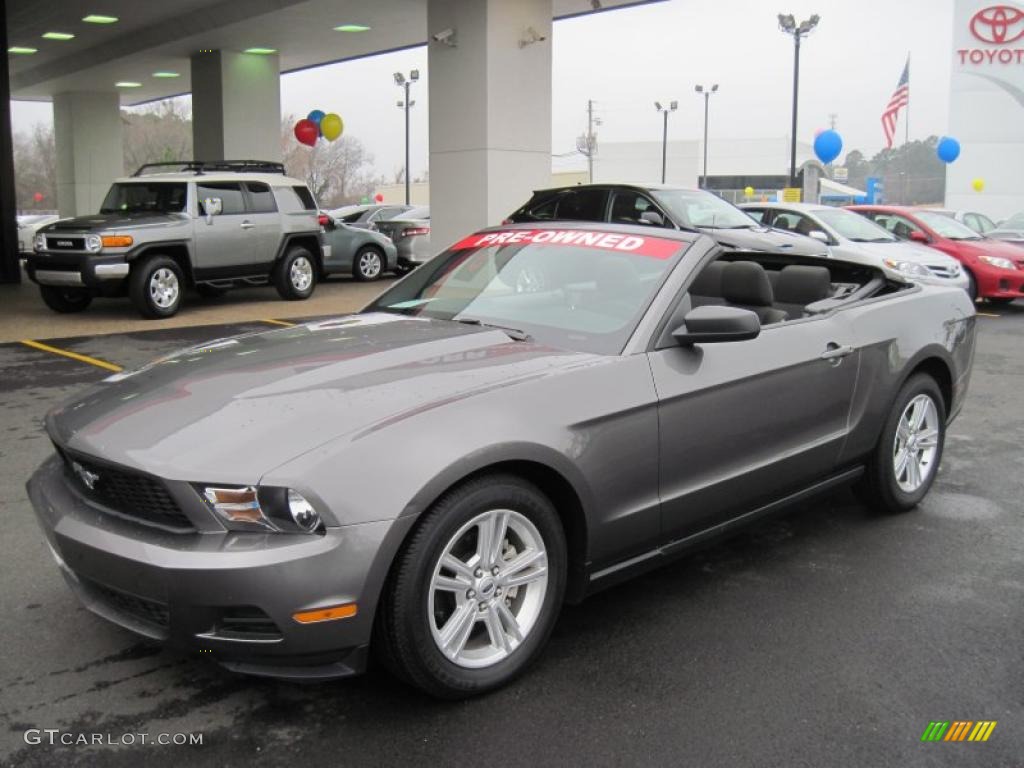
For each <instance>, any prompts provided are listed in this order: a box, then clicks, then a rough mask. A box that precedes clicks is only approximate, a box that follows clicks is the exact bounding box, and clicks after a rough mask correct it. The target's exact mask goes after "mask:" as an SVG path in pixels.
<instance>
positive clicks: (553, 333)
mask: <svg viewBox="0 0 1024 768" xmlns="http://www.w3.org/2000/svg"><path fill="white" fill-rule="evenodd" d="M687 247H688V243H686V242H682V241H679V240H672V239H668V238H660V237H639V236H634V235H624V234H620V233H610V232H597V231H591V230H586V231H584V230H575V229H574V230H558V229H539V230H530V229H522V230H509V231H504V232H483V233H478V234H476V235H471V236H470V237H468V238H466V239H465V240H463V241H461V242H459V243H456V244H455V245H453V246H452V247H451V249H449V250H448V251H447V252H446V253H444V254H442V255H441V256H438V257H437V258H436V259H434V260H433V261H431V262H428V264H427V265H426V266H423V267H420V268H419V269H418V270H416V271H415V272H413V273H412V275H410V276H409V277H407V278H406V279H405V280H403V281H401V282H400V283H398V284H396V285H395V286H394V287H393V288H391V289H390V290H389V291H387V292H386V293H384V294H383V295H382V296H380V297H379V298H378V299H377V300H376V301H375V302H374V303H373V304H371V305H370V306H369V307H367V308H366V310H365V311H367V312H392V313H398V314H402V315H413V316H416V317H427V318H434V319H438V320H453V321H461V322H468V323H477V322H479V323H480V324H482V325H494V326H498V327H501V328H504V329H511V331H510V335H511V336H513V337H514V338H517V337H518V338H523V334H526V335H528V336H529V337H530V338H532V339H534V340H536V341H538V342H540V343H544V344H550V345H551V346H555V347H560V348H563V349H571V350H576V351H581V352H594V353H597V354H604V355H615V354H619V353H620V352H621V351H622V348H623V347H624V346H625V344H626V341H627V340H628V339H629V337H630V334H632V333H633V330H634V329H635V328H636V324H637V323H638V322H639V321H640V318H641V317H642V316H643V313H644V311H645V310H646V308H647V306H648V304H649V303H650V301H651V299H652V297H653V296H654V294H655V293H656V292H657V290H658V289H659V287H660V286H661V284H662V282H663V281H664V280H665V278H666V277H667V276H668V274H669V272H670V271H671V270H672V267H673V266H674V265H675V264H676V263H677V261H678V259H679V257H680V255H681V254H682V253H683V252H684V251H685V250H686V248H687Z"/></svg>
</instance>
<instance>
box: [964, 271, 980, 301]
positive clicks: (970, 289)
mask: <svg viewBox="0 0 1024 768" xmlns="http://www.w3.org/2000/svg"><path fill="white" fill-rule="evenodd" d="M964 271H965V272H967V295H968V296H970V297H971V301H977V300H978V281H977V280H975V279H974V275H973V274H972V273H971V271H970V270H969V269H968V270H964Z"/></svg>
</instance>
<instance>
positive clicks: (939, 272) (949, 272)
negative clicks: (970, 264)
mask: <svg viewBox="0 0 1024 768" xmlns="http://www.w3.org/2000/svg"><path fill="white" fill-rule="evenodd" d="M927 267H928V269H930V270H931V271H932V272H934V273H935V275H936V276H937V277H944V278H946V279H947V280H949V279H950V278H953V277H956V276H957V275H959V274H960V268H959V267H953V266H947V265H945V264H928V265H927Z"/></svg>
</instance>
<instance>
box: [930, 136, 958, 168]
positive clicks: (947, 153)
mask: <svg viewBox="0 0 1024 768" xmlns="http://www.w3.org/2000/svg"><path fill="white" fill-rule="evenodd" d="M935 154H937V155H938V156H939V160H941V161H942V162H944V163H952V162H953V161H954V160H956V159H957V158H958V157H960V142H959V141H957V140H956V139H954V138H951V137H949V136H943V137H942V138H941V139H939V144H938V146H937V147H935Z"/></svg>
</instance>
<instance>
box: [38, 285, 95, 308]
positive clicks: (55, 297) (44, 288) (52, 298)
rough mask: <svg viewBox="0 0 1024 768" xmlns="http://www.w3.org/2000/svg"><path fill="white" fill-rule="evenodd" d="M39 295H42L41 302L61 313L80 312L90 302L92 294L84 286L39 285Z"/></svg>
mask: <svg viewBox="0 0 1024 768" xmlns="http://www.w3.org/2000/svg"><path fill="white" fill-rule="evenodd" d="M39 295H40V296H42V297H43V303H44V304H45V305H46V306H48V307H49V308H50V309H52V310H53V311H54V312H60V313H61V314H68V313H70V312H81V311H82V310H83V309H85V308H86V307H88V306H89V305H90V304H91V303H92V294H91V293H89V291H87V290H86V289H85V288H61V287H60V286H56V285H40V286H39Z"/></svg>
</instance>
